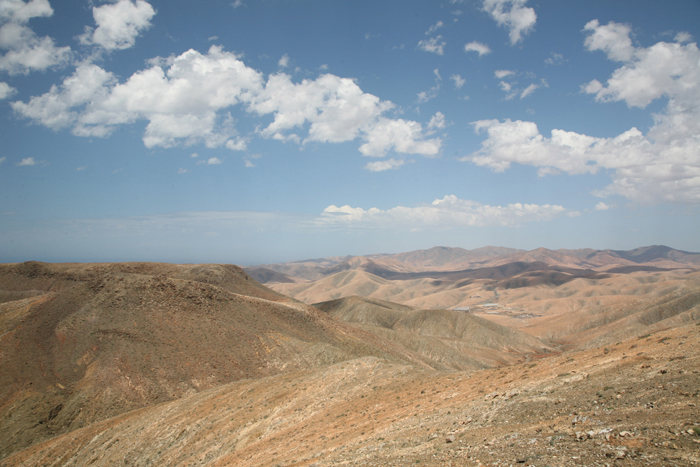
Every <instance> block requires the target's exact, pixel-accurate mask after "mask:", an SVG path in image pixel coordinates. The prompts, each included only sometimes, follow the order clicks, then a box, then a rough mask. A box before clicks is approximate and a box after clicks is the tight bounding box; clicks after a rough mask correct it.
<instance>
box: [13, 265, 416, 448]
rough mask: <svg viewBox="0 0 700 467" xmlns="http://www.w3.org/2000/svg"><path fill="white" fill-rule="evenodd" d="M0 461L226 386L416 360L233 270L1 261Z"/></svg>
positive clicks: (390, 345)
mask: <svg viewBox="0 0 700 467" xmlns="http://www.w3.org/2000/svg"><path fill="white" fill-rule="evenodd" d="M0 289H2V290H3V294H4V296H5V297H6V300H7V298H17V297H24V298H20V299H17V300H11V301H5V302H4V303H1V304H0V329H1V330H2V331H1V333H0V375H2V376H1V377H0V432H1V433H3V435H2V436H1V437H0V455H7V454H9V453H11V452H14V451H16V450H18V449H21V448H24V447H26V446H28V445H30V444H32V443H34V442H36V441H37V440H41V439H46V438H48V437H51V436H54V435H56V434H57V433H64V432H68V431H71V430H75V429H77V428H80V427H82V426H85V425H89V424H91V423H94V422H95V421H99V420H104V419H106V418H109V417H113V416H115V415H118V414H120V413H124V412H127V411H130V410H135V409H138V408H142V407H147V406H150V405H153V404H158V403H161V402H164V401H168V400H173V399H177V398H180V397H182V396H184V395H187V394H191V393H194V392H198V391H201V390H205V389H208V388H212V387H215V386H218V385H221V384H225V383H228V382H231V381H236V380H240V379H248V378H261V377H265V376H269V375H273V374H276V373H280V372H283V371H291V370H296V369H302V368H312V367H317V366H320V365H326V364H330V363H334V362H338V361H343V360H347V359H351V358H356V357H360V356H370V355H371V356H377V357H381V358H386V359H389V360H396V361H402V362H414V363H416V364H419V365H420V364H422V360H421V359H420V358H418V357H417V356H415V355H413V354H412V353H411V352H409V351H406V350H405V349H404V348H402V347H400V346H398V345H396V344H394V343H391V342H389V341H386V340H382V339H380V338H378V337H376V336H374V335H372V334H368V333H365V332H363V331H361V330H357V329H355V328H352V327H350V326H347V325H345V324H343V323H340V322H337V321H335V320H333V319H331V318H330V317H328V316H327V315H326V314H324V313H322V312H320V311H319V310H317V309H315V308H312V307H309V306H306V305H303V304H301V303H299V302H295V301H291V300H289V299H287V298H286V297H283V296H281V295H280V294H278V293H276V292H274V291H272V290H269V289H267V288H266V287H264V286H261V285H260V284H257V283H255V282H254V281H252V280H251V279H250V278H249V277H248V276H247V275H246V274H245V273H244V272H243V271H242V270H241V269H240V268H237V267H236V266H222V265H195V266H177V265H166V264H147V263H131V264H116V265H110V264H88V265H69V264H61V265H50V264H42V263H24V264H14V265H1V266H0Z"/></svg>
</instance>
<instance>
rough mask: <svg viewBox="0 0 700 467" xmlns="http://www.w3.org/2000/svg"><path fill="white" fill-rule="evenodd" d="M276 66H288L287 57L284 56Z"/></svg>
mask: <svg viewBox="0 0 700 467" xmlns="http://www.w3.org/2000/svg"><path fill="white" fill-rule="evenodd" d="M277 66H279V67H280V68H287V67H288V66H289V55H287V54H284V55H282V57H281V58H280V59H279V61H278V62H277Z"/></svg>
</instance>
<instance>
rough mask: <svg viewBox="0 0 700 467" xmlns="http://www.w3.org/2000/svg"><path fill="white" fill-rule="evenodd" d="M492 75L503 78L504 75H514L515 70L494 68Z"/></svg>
mask: <svg viewBox="0 0 700 467" xmlns="http://www.w3.org/2000/svg"><path fill="white" fill-rule="evenodd" d="M493 74H494V76H495V77H496V78H498V79H503V78H505V77H506V76H510V75H514V74H515V72H514V71H511V70H496V71H494V72H493Z"/></svg>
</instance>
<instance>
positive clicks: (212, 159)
mask: <svg viewBox="0 0 700 467" xmlns="http://www.w3.org/2000/svg"><path fill="white" fill-rule="evenodd" d="M221 163H223V161H222V160H221V159H219V158H218V157H210V158H209V159H208V160H207V165H219V164H221Z"/></svg>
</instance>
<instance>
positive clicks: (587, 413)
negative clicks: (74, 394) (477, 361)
mask: <svg viewBox="0 0 700 467" xmlns="http://www.w3.org/2000/svg"><path fill="white" fill-rule="evenodd" d="M699 352H700V326H698V325H696V324H692V325H686V326H682V327H679V328H676V329H673V330H669V331H664V332H660V333H654V334H651V335H649V336H645V337H643V338H641V339H632V340H629V341H624V342H620V343H618V344H616V345H613V346H610V347H607V348H597V349H591V350H587V351H583V352H576V353H567V354H563V355H560V356H556V357H550V358H546V359H542V360H539V361H534V362H527V363H521V364H518V365H514V366H511V367H505V368H497V369H487V370H479V371H472V372H434V371H426V370H419V369H416V368H414V367H409V366H405V365H401V364H396V363H389V362H386V361H383V360H381V359H377V358H374V357H366V358H362V359H356V360H352V361H348V362H343V363H336V364H333V365H330V366H326V367H322V368H317V369H310V370H303V371H299V372H294V373H284V374H280V375H276V376H272V377H268V378H262V379H257V380H245V381H240V382H234V383H229V384H226V385H222V386H218V387H216V388H212V389H210V390H207V391H203V392H200V393H198V394H195V395H191V396H187V397H185V398H182V399H179V400H175V401H171V402H167V403H164V404H161V405H157V406H155V407H151V408H147V409H142V410H139V411H134V412H130V413H127V414H124V415H121V416H119V417H115V418H112V419H109V420H105V421H103V422H100V423H96V424H93V425H91V426H87V427H84V428H81V429H79V430H76V431H73V432H71V433H68V434H64V435H61V436H58V437H56V438H54V439H51V440H48V441H46V442H44V443H41V444H37V445H35V446H33V447H31V448H29V449H25V450H23V451H22V452H19V453H17V454H15V455H13V456H12V457H10V458H8V459H5V461H4V463H5V465H7V466H8V467H9V466H28V465H41V466H47V467H48V466H82V465H138V466H141V465H162V466H175V465H212V466H228V465H242V466H269V465H284V466H292V465H293V466H317V467H321V466H337V465H348V466H349V465H352V466H400V465H429V466H463V465H536V466H544V465H564V466H591V465H620V466H634V465H639V466H642V465H644V466H668V465H674V466H691V465H697V463H698V462H700V423H699V422H698V420H699V417H700V409H698V406H699V404H700V399H699V397H700V393H699V392H698V388H699V387H700V370H698V368H700V354H699Z"/></svg>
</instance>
